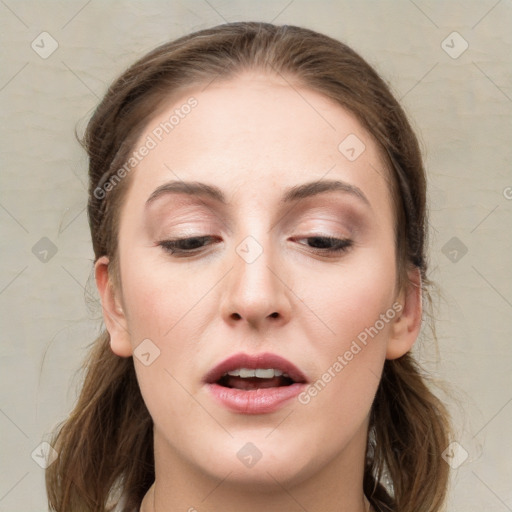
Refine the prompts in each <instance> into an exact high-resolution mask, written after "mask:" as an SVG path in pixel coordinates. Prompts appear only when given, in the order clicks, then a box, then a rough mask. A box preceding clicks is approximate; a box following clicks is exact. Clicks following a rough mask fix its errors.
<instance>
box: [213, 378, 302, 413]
mask: <svg viewBox="0 0 512 512" xmlns="http://www.w3.org/2000/svg"><path fill="white" fill-rule="evenodd" d="M206 387H207V389H208V390H209V391H210V393H211V394H212V395H213V397H214V398H215V399H216V400H217V401H218V402H219V403H220V404H221V405H223V406H224V407H226V408H228V409H230V410H231V411H233V412H237V413H241V414H267V413H271V412H274V411H277V410H278V409H280V408H281V407H283V406H284V405H285V403H286V402H288V401H289V400H291V399H292V398H295V397H296V396H297V395H298V394H299V393H301V392H302V391H304V390H305V389H306V387H307V385H306V384H299V383H297V382H296V383H295V384H291V385H290V386H280V387H278V388H266V389H255V390H250V391H246V390H242V389H235V388H226V387H224V386H220V385H219V384H206Z"/></svg>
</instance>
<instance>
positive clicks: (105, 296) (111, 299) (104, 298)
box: [94, 256, 133, 357]
mask: <svg viewBox="0 0 512 512" xmlns="http://www.w3.org/2000/svg"><path fill="white" fill-rule="evenodd" d="M108 265H109V259H108V257H107V256H102V257H101V258H98V260H97V261H96V263H95V264H94V275H95V278H96V286H97V288H98V292H99V294H100V297H101V307H102V310H103V319H104V321H105V326H106V328H107V331H108V332H109V334H110V348H111V349H112V352H114V354H116V355H118V356H120V357H130V356H131V355H132V353H133V351H132V346H131V343H130V336H129V333H128V327H127V322H126V316H125V314H124V311H123V308H122V305H121V301H120V299H119V297H117V294H116V290H115V289H114V285H113V283H112V280H111V278H110V276H109V272H108Z"/></svg>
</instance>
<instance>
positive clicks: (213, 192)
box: [146, 180, 371, 208]
mask: <svg viewBox="0 0 512 512" xmlns="http://www.w3.org/2000/svg"><path fill="white" fill-rule="evenodd" d="M326 192H342V193H346V194H350V195H352V196H355V197H357V198H358V199H360V200H361V201H362V202H364V203H365V204H366V205H367V206H370V208H371V205H370V201H368V199H367V197H366V196H365V195H364V193H363V191H362V190H361V189H360V188H359V187H356V186H355V185H351V184H350V183H346V182H344V181H340V180H320V181H311V182H308V183H302V184H300V185H295V186H293V187H290V188H288V189H286V191H285V193H284V194H283V197H282V199H281V201H280V203H281V204H283V205H284V204H289V203H292V202H296V201H300V200H303V199H306V198H309V197H313V196H316V195H318V194H323V193H326ZM167 194H187V195H190V196H203V197H209V198H210V199H213V200H215V201H217V202H219V203H221V204H223V205H227V204H228V201H227V200H226V196H225V195H224V193H223V192H222V190H221V189H220V188H218V187H216V186H215V185H209V184H207V183H202V182H200V181H170V182H167V183H164V184H163V185H160V186H159V187H157V188H156V189H155V190H154V191H153V192H152V193H151V195H150V196H149V198H148V199H147V201H146V208H147V207H148V206H149V205H150V204H151V203H153V202H154V201H155V200H156V199H157V198H159V197H161V196H163V195H167Z"/></svg>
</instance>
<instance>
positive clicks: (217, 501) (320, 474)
mask: <svg viewBox="0 0 512 512" xmlns="http://www.w3.org/2000/svg"><path fill="white" fill-rule="evenodd" d="M154 443H155V475H156V478H155V482H154V484H153V486H152V487H151V488H150V490H149V491H148V493H147V494H146V496H145V498H144V500H143V502H142V505H141V509H140V512H163V511H187V512H199V511H201V510H206V509H207V510H208V511H209V512H235V511H239V510H244V512H260V511H261V510H265V511H267V512H300V511H304V510H307V511H308V512H320V511H322V512H368V510H371V509H370V507H369V503H368V502H367V500H366V498H365V497H364V494H363V471H364V465H363V464H364V454H365V450H366V432H360V433H358V434H357V436H356V437H355V438H354V439H352V441H351V443H350V444H349V445H348V446H347V447H346V448H345V449H344V450H343V451H342V452H341V453H340V454H339V455H338V456H337V457H335V458H333V459H332V460H330V461H328V462H325V461H318V462H317V465H318V466H319V469H318V470H317V471H314V470H311V469H310V468H308V469H307V470H304V471H303V472H302V473H303V475H302V476H300V477H297V478H295V479H294V480H293V481H281V480H280V478H279V474H271V473H270V472H267V471H265V470H264V468H262V467H260V468H259V469H260V478H259V479H258V481H257V482H256V481H252V482H250V483H248V482H243V481H242V482H241V481H234V479H233V478H231V479H230V471H226V475H224V477H216V476H214V475H211V474H209V473H207V472H205V471H203V470H202V469H201V468H199V467H198V466H197V465H192V464H191V463H190V462H189V461H187V460H184V459H183V458H181V457H180V455H179V453H177V451H176V450H175V449H174V448H173V447H171V446H169V444H168V443H167V442H166V441H165V439H164V438H163V436H161V435H159V434H158V431H157V430H156V429H155V436H154ZM306 471H308V474H307V475H305V474H306ZM262 475H263V476H262ZM304 475H305V476H304Z"/></svg>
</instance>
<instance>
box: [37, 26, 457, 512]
mask: <svg viewBox="0 0 512 512" xmlns="http://www.w3.org/2000/svg"><path fill="white" fill-rule="evenodd" d="M247 70H258V71H264V72H267V73H269V74H273V75H278V76H281V77H283V78H284V79H285V80H287V81H288V82H289V83H290V84H292V83H293V84H295V85H298V86H301V87H305V88H308V89H310V90H313V91H316V92H318V93H321V94H322V95H323V96H325V97H327V98H329V99H331V100H333V101H334V102H336V103H337V104H338V105H341V106H342V107H343V108H345V109H346V110H348V111H350V112H351V113H352V114H354V115H355V116H356V117H357V119H358V121H359V122H360V123H361V125H362V126H363V127H364V128H365V129H366V130H368V132H369V133H370V134H371V135H372V137H373V138H374V140H375V141H376V143H377V145H378V147H379V149H380V151H381V153H382V158H383V161H384V162H385V164H386V174H387V177H386V179H387V181H388V184H389V188H390V194H391V197H392V199H393V208H394V213H395V219H396V223H395V243H396V264H397V284H398V286H399V287H403V286H405V285H409V284H411V283H409V281H408V277H407V276H408V274H407V271H408V269H414V268H416V269H419V271H420V275H421V278H422V279H421V293H422V295H423V297H424V298H427V299H428V301H429V304H430V303H431V300H430V294H429V286H430V285H431V284H432V283H431V282H430V281H429V280H428V278H427V262H426V256H425V251H426V238H427V229H428V223H427V211H426V178H425V171H424V167H423V163H422V157H421V151H420V148H419V144H418V140H417V138H416V136H415V134H414V132H413V130H412V128H411V126H410V124H409V122H408V120H407V117H406V114H405V113H404V111H403V109H402V107H401V106H400V105H399V103H398V102H397V100H396V99H395V98H394V96H393V94H392V93H391V91H390V89H389V88H388V86H387V85H386V83H385V82H384V81H383V79H382V78H380V76H379V75H378V73H377V72H376V71H375V70H374V69H373V68H372V67H371V66H370V65H369V64H368V63H367V62H366V61H365V60H364V59H363V58H362V57H361V56H359V55H358V54H357V53H356V52H354V51H353V50H352V49H351V48H349V47H348V46H346V45H345V44H343V43H342V42H340V41H338V40H335V39H333V38H331V37H328V36H326V35H323V34H319V33H317V32H314V31H312V30H309V29H306V28H301V27H296V26H290V25H282V26H276V25H273V24H269V23H257V22H237V23H227V24H223V25H219V26H216V27H213V28H208V29H205V30H201V31H198V32H195V33H192V34H189V35H186V36H184V37H181V38H179V39H177V40H175V41H171V42H168V43H166V44H163V45H161V46H159V47H158V48H156V49H154V50H152V51H151V52H149V53H148V54H147V55H145V56H143V57H142V58H141V59H140V60H138V61H137V62H136V63H135V64H133V65H132V66H131V67H129V68H128V69H127V70H126V71H125V72H124V73H123V74H122V75H121V76H120V77H119V78H118V79H117V80H115V81H114V83H113V84H112V85H111V86H110V88H109V89H108V91H107V93H106V95H105V97H104V98H103V100H102V101H101V103H100V104H99V106H98V107H97V108H96V110H95V112H94V114H93V116H92V118H91V119H90V121H89V123H88V125H87V129H86V131H85V134H84V136H83V139H82V140H81V143H82V145H83V146H84V148H85V149H86V151H87V153H88V157H89V180H90V181H89V199H88V218H89V224H90V229H91V236H92V243H93V248H94V253H95V261H96V260H97V259H98V258H100V257H101V256H103V255H107V256H108V257H109V262H110V263H109V276H110V277H111V279H112V281H113V283H114V286H118V285H119V284H120V280H119V267H118V227H119V221H120V218H119V217H120V211H121V206H122V204H123V200H124V198H125V196H126V191H127V189H128V187H129V185H130V182H131V175H128V176H126V177H125V178H124V179H122V180H119V182H118V183H117V184H116V186H114V187H109V189H108V191H107V192H106V193H101V194H99V193H98V190H99V189H101V187H102V186H103V185H104V184H105V183H106V182H107V181H108V180H109V179H111V178H112V176H114V174H115V173H116V171H118V170H119V169H120V168H121V167H122V165H123V164H124V163H125V162H127V160H128V159H129V157H130V152H131V151H133V148H134V145H135V143H136V141H137V139H138V138H139V136H140V135H141V133H142V131H143V130H144V128H145V127H146V126H147V124H148V122H149V121H150V120H151V118H152V117H154V116H155V114H156V113H157V112H158V111H159V109H160V108H162V107H163V106H165V105H166V104H168V102H169V101H170V97H171V95H173V94H174V93H182V92H183V91H186V90H187V89H189V88H190V87H192V86H195V85H201V84H203V85H204V84H208V83H210V82H211V81H212V80H215V79H221V80H229V79H230V78H234V77H236V76H237V75H239V74H241V73H243V72H245V71H247ZM105 189H107V187H105ZM101 190H103V189H101ZM97 196H98V197H97ZM434 337H435V333H434ZM83 368H84V371H85V379H84V382H83V387H82V390H81V393H80V395H79V398H78V400H77V403H76V405H75V407H74V409H73V411H72V413H71V414H70V416H69V417H68V418H67V419H66V420H65V421H64V422H62V423H61V424H60V425H59V426H58V428H56V429H55V431H54V432H53V437H52V440H51V444H52V445H53V446H54V448H55V449H56V450H57V451H58V452H59V457H58V459H57V460H56V461H55V462H54V463H53V464H51V465H50V466H49V467H48V468H47V470H46V488H47V493H48V503H49V506H50V509H51V510H56V511H58V512H67V511H70V512H78V511H80V512H81V511H104V510H112V507H113V506H114V505H116V504H117V503H118V501H119V497H120V495H121V494H122V495H123V496H124V497H125V499H126V501H125V508H124V510H138V509H139V507H140V504H141V502H142V499H143V497H144V495H145V494H146V492H147V491H148V489H149V487H150V486H151V484H152V483H153V481H154V479H155V470H154V453H153V430H152V429H153V423H152V419H151V417H150V414H149V412H148V410H147V408H146V406H145V403H144V400H143V399H142V396H141V393H140V389H139V386H138V383H137V378H136V374H135V370H134V364H133V359H132V358H131V357H130V358H123V357H119V356H117V355H115V354H114V353H113V352H112V350H111V349H110V337H109V333H108V332H107V331H106V330H104V331H103V332H102V334H101V335H100V336H99V338H98V339H97V340H96V341H95V342H94V344H93V345H92V350H91V351H90V355H89V357H88V359H87V361H86V362H85V364H84V366H83ZM429 384H430V382H429V378H428V375H427V374H426V373H425V372H423V370H421V369H420V367H419V366H418V364H417V363H416V361H415V360H414V359H413V357H412V355H411V353H410V352H408V353H407V354H405V355H403V356H402V357H400V358H398V359H394V360H386V361H385V364H384V369H383V374H382V378H381V381H380V384H379V387H378V390H377V393H376V396H375V399H374V403H373V405H372V410H371V413H370V425H369V430H368V442H367V451H366V463H365V464H366V465H365V472H364V482H363V487H364V492H365V494H366V496H367V497H368V499H369V500H370V502H371V504H372V506H373V507H374V508H375V509H376V510H378V511H380V512H384V511H386V512H387V511H394V512H435V511H440V510H442V507H443V503H444V501H445V497H446V492H447V487H448V480H449V472H448V464H446V463H445V462H444V460H443V459H442V456H441V454H442V452H443V450H444V449H445V448H446V447H447V445H448V442H449V433H450V422H449V417H448V413H447V410H446V408H445V406H444V405H443V403H442V402H441V401H440V400H439V399H438V398H437V397H436V396H435V395H434V394H433V393H432V392H431V391H430V389H429Z"/></svg>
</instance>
